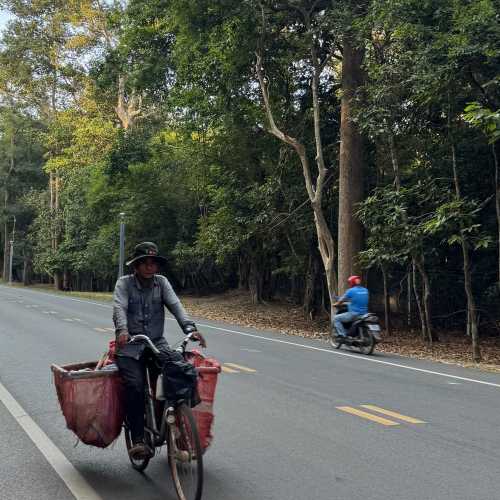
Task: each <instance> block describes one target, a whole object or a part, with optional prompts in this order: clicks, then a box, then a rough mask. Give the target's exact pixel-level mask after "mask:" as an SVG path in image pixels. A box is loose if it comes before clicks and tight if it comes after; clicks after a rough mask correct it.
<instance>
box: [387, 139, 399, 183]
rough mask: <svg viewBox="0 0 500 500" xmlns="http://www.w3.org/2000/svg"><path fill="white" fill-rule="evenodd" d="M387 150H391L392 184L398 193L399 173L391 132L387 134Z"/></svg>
mask: <svg viewBox="0 0 500 500" xmlns="http://www.w3.org/2000/svg"><path fill="white" fill-rule="evenodd" d="M389 150H390V152H391V163H392V170H393V171H394V186H395V187H396V191H397V192H398V193H399V191H400V190H401V177H400V173H399V161H398V157H397V155H396V146H395V144H394V135H393V134H392V133H390V134H389Z"/></svg>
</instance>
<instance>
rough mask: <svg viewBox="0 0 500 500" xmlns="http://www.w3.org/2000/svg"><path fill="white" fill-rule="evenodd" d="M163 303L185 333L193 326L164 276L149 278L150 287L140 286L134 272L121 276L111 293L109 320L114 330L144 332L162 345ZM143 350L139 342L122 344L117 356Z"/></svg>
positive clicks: (131, 332) (137, 356) (133, 353)
mask: <svg viewBox="0 0 500 500" xmlns="http://www.w3.org/2000/svg"><path fill="white" fill-rule="evenodd" d="M165 306H167V308H168V310H169V311H170V312H171V313H172V314H173V315H174V317H175V319H176V320H177V323H179V325H180V327H181V328H182V330H183V331H184V333H189V332H190V331H193V330H195V329H196V326H195V324H194V322H193V321H192V320H191V319H190V318H189V316H188V315H187V313H186V311H185V309H184V307H182V304H181V302H180V300H179V298H178V297H177V295H176V294H175V292H174V290H173V288H172V285H171V284H170V283H169V281H168V280H167V278H165V276H161V275H159V274H157V275H155V276H154V278H153V286H152V287H150V288H148V287H143V286H142V285H141V283H140V282H139V280H138V279H137V278H136V277H135V275H133V274H130V275H128V276H123V277H121V278H120V279H119V280H118V281H117V282H116V285H115V291H114V294H113V321H114V324H115V329H116V332H117V333H119V332H120V331H123V330H124V331H128V332H129V333H130V335H137V334H143V335H147V336H148V337H149V338H150V339H151V340H152V341H153V342H154V343H155V344H158V345H165V346H166V342H165V339H164V338H163V330H164V325H165ZM143 350H144V346H143V345H141V344H134V345H131V344H129V345H126V346H124V347H122V348H120V349H119V350H118V353H117V354H118V355H119V356H127V357H134V358H137V359H138V358H139V357H140V356H141V354H142V352H143Z"/></svg>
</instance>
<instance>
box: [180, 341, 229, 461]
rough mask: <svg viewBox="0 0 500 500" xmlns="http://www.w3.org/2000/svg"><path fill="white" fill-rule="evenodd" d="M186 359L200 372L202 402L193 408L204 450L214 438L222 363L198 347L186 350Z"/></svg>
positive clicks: (199, 391) (199, 388)
mask: <svg viewBox="0 0 500 500" xmlns="http://www.w3.org/2000/svg"><path fill="white" fill-rule="evenodd" d="M186 359H187V361H189V362H190V363H192V364H193V365H194V366H195V368H196V370H197V372H198V383H197V389H198V393H199V396H200V399H201V403H200V404H198V405H197V406H195V407H194V408H193V415H194V418H195V420H196V424H197V427H198V433H199V435H200V441H201V447H202V448H203V452H205V451H206V450H207V448H208V447H209V446H210V443H211V442H212V439H213V433H212V427H213V423H214V410H213V405H214V400H215V388H216V386H217V377H218V376H219V373H220V371H221V366H220V363H219V362H218V361H217V360H216V359H214V358H206V357H205V356H203V354H201V353H200V352H199V351H197V350H196V349H193V350H192V351H189V352H186Z"/></svg>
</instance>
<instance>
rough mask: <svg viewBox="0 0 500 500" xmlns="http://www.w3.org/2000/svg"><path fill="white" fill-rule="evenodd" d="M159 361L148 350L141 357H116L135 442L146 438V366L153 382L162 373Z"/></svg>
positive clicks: (128, 418)
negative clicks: (149, 354) (148, 353)
mask: <svg viewBox="0 0 500 500" xmlns="http://www.w3.org/2000/svg"><path fill="white" fill-rule="evenodd" d="M162 354H163V353H162ZM158 363H161V361H160V360H154V359H152V358H151V357H150V356H148V355H147V353H146V352H145V353H144V354H143V355H142V356H141V357H140V358H139V359H135V358H130V357H126V356H117V357H116V364H117V365H118V368H119V369H120V375H121V377H122V380H123V383H124V385H125V412H126V415H127V423H128V426H129V427H130V432H131V434H132V441H133V442H134V443H136V442H137V441H141V440H142V439H144V405H145V396H144V391H145V387H146V366H148V367H149V368H150V370H149V373H150V375H151V378H152V380H151V383H153V381H154V380H156V378H157V376H158V374H159V373H160V369H159V367H158Z"/></svg>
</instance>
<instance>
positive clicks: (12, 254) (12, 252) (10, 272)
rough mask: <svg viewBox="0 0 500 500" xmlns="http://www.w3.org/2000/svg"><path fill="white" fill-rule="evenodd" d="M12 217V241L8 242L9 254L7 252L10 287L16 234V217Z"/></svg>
mask: <svg viewBox="0 0 500 500" xmlns="http://www.w3.org/2000/svg"><path fill="white" fill-rule="evenodd" d="M13 217H14V224H13V226H12V239H11V240H10V252H9V254H10V255H9V285H12V261H13V259H14V235H15V232H16V216H15V215H13Z"/></svg>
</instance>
